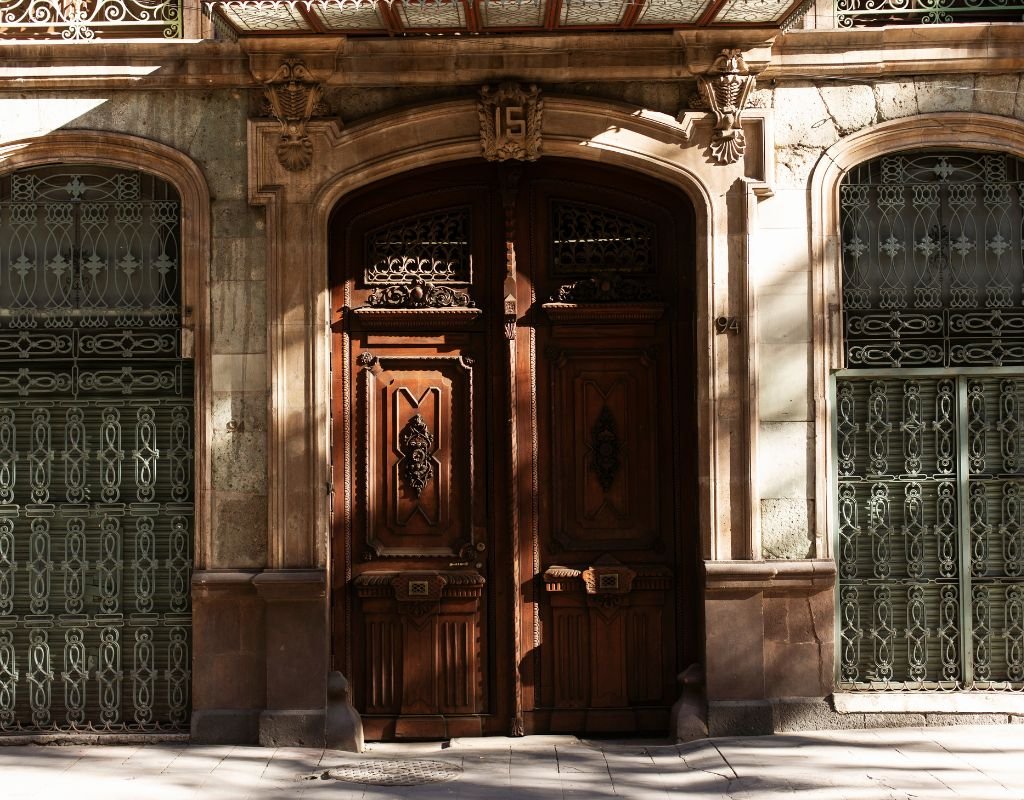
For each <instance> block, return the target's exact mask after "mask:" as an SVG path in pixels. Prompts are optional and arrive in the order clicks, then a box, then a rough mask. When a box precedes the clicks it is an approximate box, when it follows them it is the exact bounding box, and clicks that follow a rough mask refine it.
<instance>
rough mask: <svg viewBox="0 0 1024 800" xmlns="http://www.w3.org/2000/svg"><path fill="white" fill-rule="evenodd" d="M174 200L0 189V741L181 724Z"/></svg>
mask: <svg viewBox="0 0 1024 800" xmlns="http://www.w3.org/2000/svg"><path fill="white" fill-rule="evenodd" d="M179 220H180V209H179V203H178V198H177V196H176V195H175V193H174V191H173V189H172V188H171V187H170V186H169V185H167V184H166V183H164V182H162V181H160V180H158V179H156V178H153V177H152V176H147V175H144V174H141V173H137V172H125V171H116V170H112V169H106V168H97V167H84V166H83V167H67V166H62V167H47V168H42V169H34V170H28V171H22V172H17V173H13V174H10V175H7V176H5V177H3V178H0V731H2V732H19V731H52V730H100V731H123V730H142V731H149V730H174V729H181V728H184V727H185V726H187V722H188V716H189V703H190V700H189V686H190V678H191V655H190V647H191V609H190V589H189V584H190V574H191V566H192V540H193V521H194V512H193V469H192V464H193V452H192V441H193V439H192V436H193V401H192V396H193V394H192V369H191V364H190V363H189V362H188V361H186V360H184V359H183V358H182V357H181V352H180V344H179V342H180V333H179V322H178V321H179V318H180V280H179V263H178V257H179V241H178V236H179Z"/></svg>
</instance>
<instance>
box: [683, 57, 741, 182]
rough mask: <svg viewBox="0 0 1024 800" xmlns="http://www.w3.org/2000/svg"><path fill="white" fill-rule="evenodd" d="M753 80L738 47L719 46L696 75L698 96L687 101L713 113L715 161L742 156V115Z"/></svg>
mask: <svg viewBox="0 0 1024 800" xmlns="http://www.w3.org/2000/svg"><path fill="white" fill-rule="evenodd" d="M756 82H757V79H756V78H755V77H754V75H753V74H752V73H751V71H750V69H749V68H748V67H747V64H746V62H745V61H744V60H743V51H742V50H739V49H737V48H731V49H725V50H722V52H721V53H719V55H718V57H717V58H716V59H715V61H714V63H713V64H712V65H711V69H710V70H708V72H707V74H705V75H702V76H701V77H699V78H697V89H698V91H699V96H698V97H697V98H694V100H692V101H691V103H690V105H691V107H693V108H707V109H710V110H711V113H712V114H714V115H715V130H714V133H713V134H712V137H711V158H712V160H714V161H715V163H717V164H732V163H733V162H735V161H739V159H740V158H742V156H743V151H744V150H745V149H746V146H747V142H746V139H745V138H744V136H743V127H742V120H741V117H742V115H743V111H744V110H745V109H746V107H747V98H748V97H750V93H751V92H752V91H753V89H754V85H755V84H756Z"/></svg>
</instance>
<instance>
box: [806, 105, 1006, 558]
mask: <svg viewBox="0 0 1024 800" xmlns="http://www.w3.org/2000/svg"><path fill="white" fill-rule="evenodd" d="M937 147H947V148H956V149H959V150H992V151H999V152H1004V153H1011V154H1013V155H1015V156H1017V157H1019V158H1024V122H1021V121H1020V120H1016V119H1011V118H1008V117H1000V116H996V115H994V114H975V113H965V112H944V113H936V114H922V115H920V116H915V117H904V118H901V119H894V120H890V121H888V122H884V123H882V124H880V125H876V126H873V127H871V128H867V129H865V130H862V131H859V132H858V133H856V134H853V135H852V136H849V137H847V138H845V139H842V140H840V141H839V142H837V143H836V144H834V145H832V146H831V147H830V148H828V150H826V151H825V152H824V153H822V155H821V158H820V159H819V160H818V163H817V165H816V166H815V168H814V171H813V172H812V173H811V180H810V186H811V195H810V205H811V228H810V230H811V280H812V284H811V291H812V320H811V324H812V334H811V335H812V341H813V343H814V426H815V439H816V453H815V464H816V469H815V489H814V491H815V497H816V498H817V501H818V502H817V503H816V504H815V508H816V514H815V541H816V543H817V550H818V552H817V555H818V556H819V557H822V558H827V557H830V556H831V555H832V553H831V541H832V540H831V535H832V533H833V531H832V530H831V528H832V519H833V513H834V508H833V507H832V506H833V500H832V493H831V488H830V486H831V480H832V477H833V476H832V441H831V440H832V434H831V430H832V429H831V420H832V414H833V409H832V408H831V406H830V397H829V382H830V376H831V374H832V371H833V370H834V369H837V368H838V366H839V365H840V364H841V363H842V352H843V350H842V348H843V331H842V324H841V317H840V312H841V309H842V284H841V279H842V253H841V246H842V244H841V241H840V233H839V184H840V182H841V181H842V179H843V178H844V177H845V176H846V173H847V172H848V171H849V170H850V169H852V168H853V167H855V166H857V165H858V164H862V163H864V162H865V161H870V160H871V159H873V158H877V157H878V156H882V155H885V154H886V153H894V152H899V151H905V150H913V149H923V148H937Z"/></svg>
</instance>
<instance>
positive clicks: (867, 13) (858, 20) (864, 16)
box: [836, 0, 1024, 28]
mask: <svg viewBox="0 0 1024 800" xmlns="http://www.w3.org/2000/svg"><path fill="white" fill-rule="evenodd" d="M1022 18H1024V3H1021V2H1020V0H836V20H837V22H838V24H839V27H840V28H854V27H856V28H861V27H869V26H875V25H899V24H900V23H903V24H912V25H919V24H922V23H924V24H927V23H948V22H1020V20H1021V19H1022Z"/></svg>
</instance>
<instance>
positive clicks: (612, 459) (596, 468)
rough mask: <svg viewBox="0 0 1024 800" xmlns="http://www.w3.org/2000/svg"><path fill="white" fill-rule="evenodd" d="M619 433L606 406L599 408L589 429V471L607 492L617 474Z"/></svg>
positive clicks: (619, 464)
mask: <svg viewBox="0 0 1024 800" xmlns="http://www.w3.org/2000/svg"><path fill="white" fill-rule="evenodd" d="M619 452H620V444H619V433H618V430H617V429H616V425H615V417H614V416H612V412H611V409H610V408H608V406H601V411H600V412H599V413H598V415H597V420H596V421H595V422H594V427H592V428H591V429H590V469H591V470H592V471H593V472H594V474H595V475H596V476H597V482H598V483H599V484H601V488H602V489H603V490H604V491H606V492H609V491H611V488H612V484H614V483H615V476H616V475H618V474H619V467H620V466H621V461H620V459H619Z"/></svg>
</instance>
